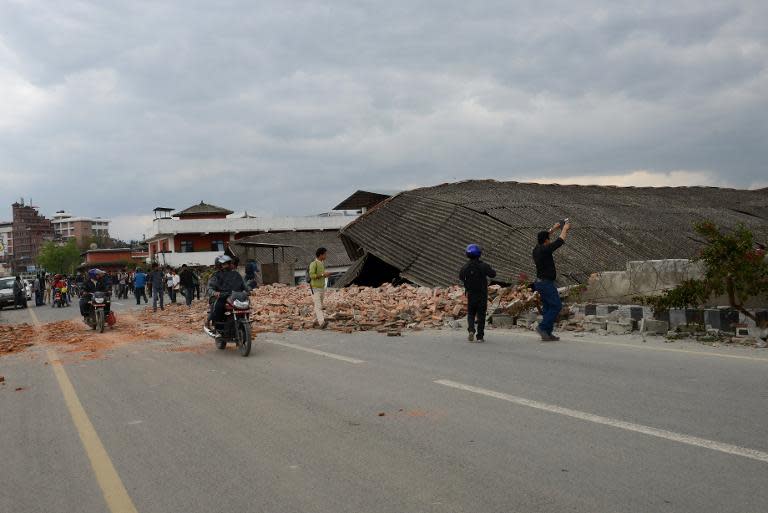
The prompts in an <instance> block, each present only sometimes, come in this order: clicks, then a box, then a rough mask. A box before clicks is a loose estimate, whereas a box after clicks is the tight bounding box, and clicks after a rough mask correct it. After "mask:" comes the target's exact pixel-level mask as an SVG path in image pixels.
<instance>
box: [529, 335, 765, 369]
mask: <svg viewBox="0 0 768 513" xmlns="http://www.w3.org/2000/svg"><path fill="white" fill-rule="evenodd" d="M516 334H517V335H521V336H524V337H528V338H539V336H538V335H536V334H534V333H519V332H518V333H516ZM561 334H562V333H561ZM562 342H577V343H579V344H597V345H600V346H614V347H625V348H627V349H638V350H641V351H666V352H668V353H684V354H692V355H696V356H712V357H715V358H731V359H734V360H752V361H757V362H768V358H760V357H756V356H744V355H738V354H725V353H711V352H709V351H695V350H690V349H677V348H674V347H656V346H653V345H639V344H626V343H622V342H603V341H600V340H586V339H584V338H571V337H569V336H567V335H564V336H563V337H562Z"/></svg>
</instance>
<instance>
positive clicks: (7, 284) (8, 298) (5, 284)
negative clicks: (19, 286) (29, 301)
mask: <svg viewBox="0 0 768 513" xmlns="http://www.w3.org/2000/svg"><path fill="white" fill-rule="evenodd" d="M14 280H15V278H14V277H13V276H10V277H8V278H0V309H2V308H5V307H6V306H14V305H15V304H16V301H15V300H14V298H13V281H14Z"/></svg>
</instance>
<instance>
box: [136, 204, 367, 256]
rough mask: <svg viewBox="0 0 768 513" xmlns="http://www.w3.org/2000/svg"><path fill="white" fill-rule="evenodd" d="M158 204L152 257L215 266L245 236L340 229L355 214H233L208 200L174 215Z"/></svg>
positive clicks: (151, 238) (151, 236) (152, 232)
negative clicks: (217, 259) (263, 215)
mask: <svg viewBox="0 0 768 513" xmlns="http://www.w3.org/2000/svg"><path fill="white" fill-rule="evenodd" d="M173 210H174V209H172V208H164V207H158V208H156V209H155V211H154V212H155V219H154V220H153V221H152V228H151V229H150V230H149V232H148V233H147V234H146V242H147V244H148V246H149V258H150V259H151V260H152V261H156V262H158V263H160V264H162V265H171V266H174V267H178V266H180V265H182V264H187V265H213V260H214V259H215V258H216V257H217V256H218V255H221V254H222V253H223V252H224V251H225V250H226V249H227V248H228V247H229V245H230V244H231V243H232V242H234V241H236V240H238V239H241V238H243V237H247V236H250V235H257V234H260V233H268V232H291V231H316V230H338V229H340V228H342V227H344V226H346V225H347V224H348V223H350V222H351V221H353V220H354V219H356V218H357V216H355V215H320V216H306V217H251V216H247V215H244V216H242V217H229V216H230V215H231V214H232V213H233V212H232V211H231V210H228V209H226V208H222V207H217V206H215V205H210V204H207V203H204V202H200V203H199V204H197V205H193V206H191V207H189V208H186V209H184V210H181V211H179V212H176V213H174V214H171V212H173Z"/></svg>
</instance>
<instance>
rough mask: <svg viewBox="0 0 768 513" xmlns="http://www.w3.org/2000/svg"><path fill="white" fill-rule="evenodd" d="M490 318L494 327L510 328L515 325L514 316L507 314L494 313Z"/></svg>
mask: <svg viewBox="0 0 768 513" xmlns="http://www.w3.org/2000/svg"><path fill="white" fill-rule="evenodd" d="M491 320H492V324H493V327H494V328H511V327H513V326H514V325H515V318H514V317H512V316H511V315H507V314H494V316H493V317H491Z"/></svg>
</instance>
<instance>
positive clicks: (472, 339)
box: [467, 331, 475, 342]
mask: <svg viewBox="0 0 768 513" xmlns="http://www.w3.org/2000/svg"><path fill="white" fill-rule="evenodd" d="M467 341H468V342H474V341H475V334H474V333H472V332H471V331H470V332H469V335H467Z"/></svg>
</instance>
